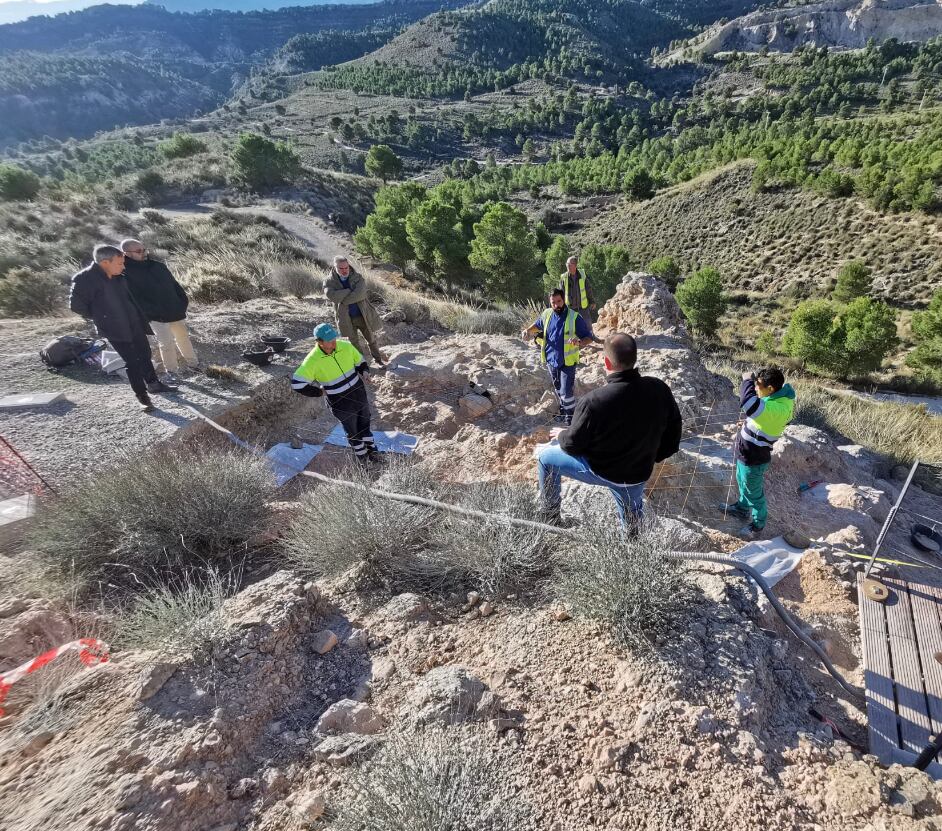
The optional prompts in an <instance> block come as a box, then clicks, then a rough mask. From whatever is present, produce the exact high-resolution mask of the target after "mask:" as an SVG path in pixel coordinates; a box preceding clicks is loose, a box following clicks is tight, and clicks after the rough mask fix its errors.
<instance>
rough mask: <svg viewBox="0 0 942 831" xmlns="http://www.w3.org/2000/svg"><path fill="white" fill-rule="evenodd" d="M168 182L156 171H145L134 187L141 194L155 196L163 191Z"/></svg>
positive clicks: (136, 180) (135, 181)
mask: <svg viewBox="0 0 942 831" xmlns="http://www.w3.org/2000/svg"><path fill="white" fill-rule="evenodd" d="M164 185H166V181H165V180H164V177H163V176H162V175H161V174H160V173H158V172H157V171H156V170H145V171H144V172H143V173H141V174H140V175H139V176H138V177H137V179H135V180H134V187H135V188H136V189H137V190H139V191H140V192H141V193H146V194H147V195H148V196H154V195H156V194H158V193H160V191H161V190H163V187H164Z"/></svg>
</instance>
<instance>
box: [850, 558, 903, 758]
mask: <svg viewBox="0 0 942 831" xmlns="http://www.w3.org/2000/svg"><path fill="white" fill-rule="evenodd" d="M863 581H864V576H863V574H858V575H857V589H858V590H857V596H858V598H859V606H860V639H861V643H862V645H863V663H864V686H865V687H866V692H867V728H868V732H869V736H870V752H871V753H872V754H873V755H874V756H876V757H877V758H878V759H879V760H880V761H881V762H883V764H885V765H889V764H892V763H893V753H894V751H896V750H899V747H900V743H899V725H898V722H897V717H896V699H895V698H894V695H893V672H892V669H891V664H890V645H889V641H888V638H887V630H886V617H885V616H884V613H883V604H882V603H875V602H874V601H872V600H869V599H868V598H867V596H866V594H864V590H863Z"/></svg>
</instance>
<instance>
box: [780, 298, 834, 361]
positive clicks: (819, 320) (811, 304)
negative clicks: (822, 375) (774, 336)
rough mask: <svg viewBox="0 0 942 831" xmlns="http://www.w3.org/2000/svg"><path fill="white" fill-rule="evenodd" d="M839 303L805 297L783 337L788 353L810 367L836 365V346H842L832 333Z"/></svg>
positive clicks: (784, 347) (796, 309)
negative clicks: (806, 298)
mask: <svg viewBox="0 0 942 831" xmlns="http://www.w3.org/2000/svg"><path fill="white" fill-rule="evenodd" d="M836 316H837V306H836V305H835V304H834V303H831V302H830V301H828V300H805V301H804V302H802V303H799V304H798V306H797V307H796V308H795V311H794V312H792V316H791V319H790V320H789V322H788V329H786V331H785V337H784V338H783V339H782V349H783V351H784V352H785V354H786V355H790V356H791V357H793V358H797V359H798V360H800V361H802V362H804V363H805V364H806V365H807V366H808V367H810V368H811V369H817V370H823V371H827V370H828V369H829V368H830V367H833V366H834V357H835V356H834V350H835V349H837V348H839V343H838V342H837V339H836V338H835V337H834V335H833V334H832V324H833V323H834V319H835V317H836Z"/></svg>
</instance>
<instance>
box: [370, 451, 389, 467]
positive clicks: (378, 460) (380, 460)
mask: <svg viewBox="0 0 942 831" xmlns="http://www.w3.org/2000/svg"><path fill="white" fill-rule="evenodd" d="M366 457H367V458H368V459H369V460H370V461H371V462H373V464H377V465H384V464H386V462H387V461H388V460H387V458H386V454H385V453H383V451H382V450H377V449H376V448H375V447H367V449H366Z"/></svg>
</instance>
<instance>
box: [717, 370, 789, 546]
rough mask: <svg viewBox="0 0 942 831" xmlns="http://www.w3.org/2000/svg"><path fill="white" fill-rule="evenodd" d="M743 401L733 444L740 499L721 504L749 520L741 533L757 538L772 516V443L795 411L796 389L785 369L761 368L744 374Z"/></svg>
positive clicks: (741, 393) (740, 403)
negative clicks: (768, 483)
mask: <svg viewBox="0 0 942 831" xmlns="http://www.w3.org/2000/svg"><path fill="white" fill-rule="evenodd" d="M739 405H740V407H741V409H742V411H743V413H744V414H745V416H746V423H745V424H743V427H742V430H740V431H739V433H737V434H736V441H735V443H734V445H733V454H734V458H735V460H736V485H737V487H738V488H739V499H738V500H736V501H735V502H733V503H730V504H723V505H721V506H720V508H721V510H722V511H723V512H724V513H733V514H736V515H737V516H740V517H742V519H746V520H749V524H748V525H746V526H745V527H744V528H743V529H742V530H741V531H740V536H741V537H743V538H744V539H751V540H754V539H758V538H759V536H760V534H761V533H762V529H763V528H765V523H766V520H767V519H768V505H767V503H766V498H765V472H766V471H767V470H768V468H769V464H770V463H771V461H772V447H773V446H774V445H775V442H776V440H777V439H778V438H779V437H781V435H782V433H784V432H785V428H786V427H787V426H788V424H789V422H790V421H791V420H792V416H793V415H794V414H795V390H794V389H793V388H792V386H791V384H786V383H785V376H784V375H783V374H782V370H780V369H777V368H775V367H770V368H768V369H760V370H759V372H757V373H751V372H750V373H747V374H745V375H743V377H742V386H741V387H740V390H739Z"/></svg>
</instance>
